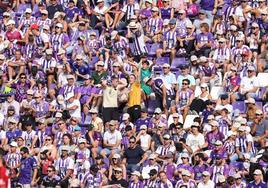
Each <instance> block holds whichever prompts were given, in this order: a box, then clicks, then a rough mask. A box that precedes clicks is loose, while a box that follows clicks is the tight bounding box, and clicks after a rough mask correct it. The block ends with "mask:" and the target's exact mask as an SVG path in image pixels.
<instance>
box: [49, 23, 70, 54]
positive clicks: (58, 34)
mask: <svg viewBox="0 0 268 188" xmlns="http://www.w3.org/2000/svg"><path fill="white" fill-rule="evenodd" d="M69 45H70V39H69V36H68V35H67V34H66V33H64V32H63V25H62V24H61V23H57V24H56V26H55V32H54V34H52V36H51V46H52V49H53V52H54V54H55V55H56V54H57V53H58V51H59V49H60V48H62V49H67V48H68V47H69Z"/></svg>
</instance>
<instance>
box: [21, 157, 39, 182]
mask: <svg viewBox="0 0 268 188" xmlns="http://www.w3.org/2000/svg"><path fill="white" fill-rule="evenodd" d="M35 168H37V161H36V159H35V158H33V157H28V158H24V159H23V158H22V159H21V167H20V176H19V183H21V184H30V183H31V181H32V175H33V170H34V169H35Z"/></svg>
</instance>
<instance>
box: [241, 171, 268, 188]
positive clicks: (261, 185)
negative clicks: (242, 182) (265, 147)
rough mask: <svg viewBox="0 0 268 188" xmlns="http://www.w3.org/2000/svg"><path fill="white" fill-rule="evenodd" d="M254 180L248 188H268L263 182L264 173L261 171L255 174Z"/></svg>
mask: <svg viewBox="0 0 268 188" xmlns="http://www.w3.org/2000/svg"><path fill="white" fill-rule="evenodd" d="M253 176H254V180H253V181H251V182H249V184H248V185H247V186H246V188H251V187H258V188H267V184H266V183H265V182H263V180H262V179H263V173H262V171H261V170H259V169H256V170H255V171H254V173H253Z"/></svg>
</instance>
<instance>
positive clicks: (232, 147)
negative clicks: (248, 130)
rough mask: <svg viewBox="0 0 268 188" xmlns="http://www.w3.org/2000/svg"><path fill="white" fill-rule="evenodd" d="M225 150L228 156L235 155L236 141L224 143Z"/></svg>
mask: <svg viewBox="0 0 268 188" xmlns="http://www.w3.org/2000/svg"><path fill="white" fill-rule="evenodd" d="M223 149H224V150H225V151H226V152H227V153H228V154H234V153H235V141H226V142H224V144H223Z"/></svg>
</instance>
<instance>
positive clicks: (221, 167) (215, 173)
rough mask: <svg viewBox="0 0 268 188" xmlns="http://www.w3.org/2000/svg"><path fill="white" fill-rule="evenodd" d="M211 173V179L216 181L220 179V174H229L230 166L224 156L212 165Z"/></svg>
mask: <svg viewBox="0 0 268 188" xmlns="http://www.w3.org/2000/svg"><path fill="white" fill-rule="evenodd" d="M208 171H209V172H210V174H211V175H212V177H211V180H212V181H213V182H214V183H217V182H218V181H219V177H220V176H219V174H221V175H223V176H225V177H227V176H228V174H229V171H230V169H229V166H228V164H226V163H225V162H224V159H223V158H217V160H216V162H215V164H213V165H212V166H210V168H209V170H208Z"/></svg>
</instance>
